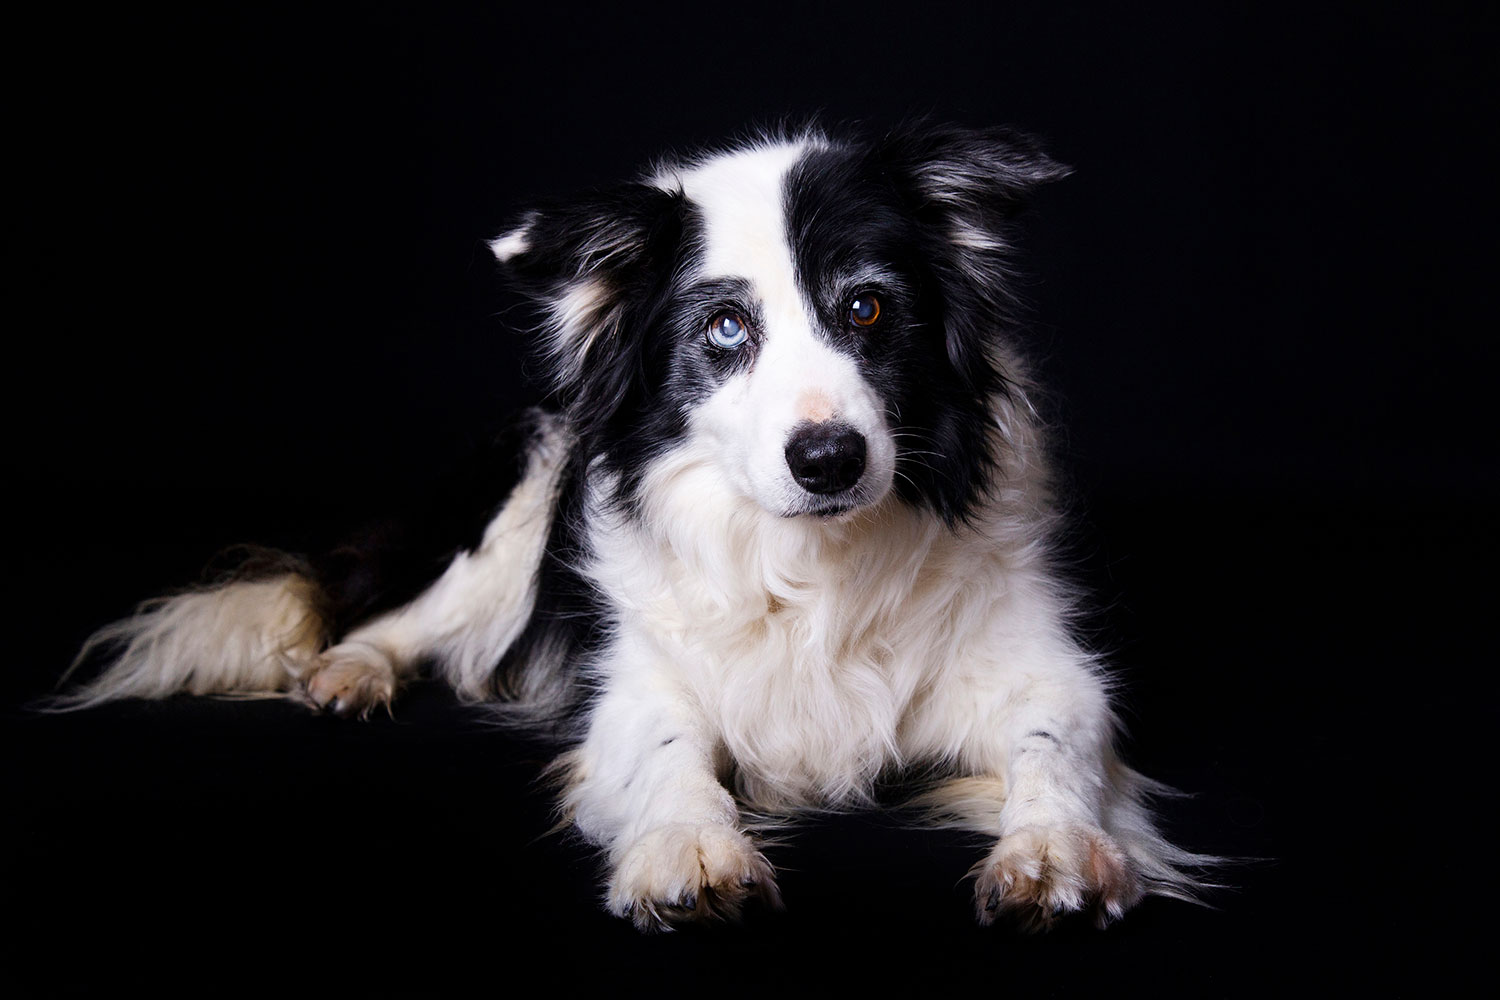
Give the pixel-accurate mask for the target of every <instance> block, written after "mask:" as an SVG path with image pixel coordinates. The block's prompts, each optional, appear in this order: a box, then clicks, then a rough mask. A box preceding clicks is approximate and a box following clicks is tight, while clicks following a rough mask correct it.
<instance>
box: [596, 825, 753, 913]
mask: <svg viewBox="0 0 1500 1000" xmlns="http://www.w3.org/2000/svg"><path fill="white" fill-rule="evenodd" d="M751 899H758V900H760V901H761V902H762V903H765V904H767V905H769V906H771V907H773V908H775V907H780V905H781V894H780V893H779V892H778V891H777V889H776V880H775V873H774V872H773V871H772V868H771V865H770V863H769V862H767V861H766V859H765V857H764V856H762V855H761V853H760V852H759V851H757V850H756V849H755V845H754V844H753V843H751V841H750V838H749V837H747V836H745V835H744V834H743V833H740V832H739V831H737V830H735V829H733V828H731V827H727V826H708V825H704V826H697V825H693V824H689V823H674V824H671V825H669V826H663V827H658V828H657V829H655V830H652V831H651V832H650V833H648V834H646V835H645V836H643V837H641V838H640V839H639V840H637V841H636V842H635V843H634V844H632V845H631V846H630V848H629V849H628V850H626V852H625V854H624V855H623V856H622V857H621V858H620V863H619V865H617V866H616V867H615V871H614V874H613V875H612V876H611V878H610V882H609V897H608V906H609V910H610V912H611V913H613V914H615V915H616V916H619V917H629V918H630V919H631V921H633V922H634V923H635V925H636V927H638V928H639V929H641V930H643V931H656V930H670V929H671V927H672V926H673V925H674V924H681V923H687V922H689V921H694V920H704V919H714V918H720V919H731V920H732V919H735V918H737V917H738V916H739V915H740V912H741V911H742V910H743V908H744V906H745V904H746V903H747V902H748V901H750V900H751Z"/></svg>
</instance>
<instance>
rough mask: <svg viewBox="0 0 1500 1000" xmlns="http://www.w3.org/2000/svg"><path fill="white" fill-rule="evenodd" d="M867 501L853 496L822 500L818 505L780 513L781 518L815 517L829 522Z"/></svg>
mask: <svg viewBox="0 0 1500 1000" xmlns="http://www.w3.org/2000/svg"><path fill="white" fill-rule="evenodd" d="M866 503H867V501H866V500H865V499H864V498H863V497H859V496H854V497H849V498H847V499H844V500H833V501H829V500H823V501H821V502H820V503H817V504H813V505H809V506H807V507H803V508H801V509H798V510H789V511H785V512H783V513H782V515H781V516H782V517H786V518H792V517H815V518H817V519H818V520H820V521H829V520H832V519H833V518H836V517H841V516H843V515H844V514H848V513H850V512H852V511H856V510H859V509H860V508H861V507H864V506H866Z"/></svg>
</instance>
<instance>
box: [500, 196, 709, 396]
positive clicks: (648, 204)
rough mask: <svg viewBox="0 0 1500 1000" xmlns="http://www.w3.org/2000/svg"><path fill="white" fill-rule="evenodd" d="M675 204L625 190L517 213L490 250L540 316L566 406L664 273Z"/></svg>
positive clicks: (615, 347) (676, 217)
mask: <svg viewBox="0 0 1500 1000" xmlns="http://www.w3.org/2000/svg"><path fill="white" fill-rule="evenodd" d="M681 202H682V196H681V194H680V192H672V191H664V190H662V189H660V188H657V187H653V186H651V185H647V184H638V183H632V184H626V185H621V186H619V187H615V188H611V189H608V190H605V191H600V192H596V193H593V194H591V195H588V196H585V197H583V198H579V199H575V200H572V201H569V202H566V203H557V204H554V205H550V206H543V207H540V208H537V209H534V210H532V211H529V212H527V213H525V214H524V215H523V216H522V217H521V219H520V220H519V221H518V222H517V223H515V224H514V225H512V226H511V227H510V228H509V229H507V230H506V231H505V232H504V233H503V234H502V235H501V236H499V237H498V238H496V239H494V240H491V241H490V244H489V246H490V250H491V252H493V253H494V255H495V258H496V259H497V260H498V261H499V262H500V264H501V265H502V267H504V268H505V270H506V271H508V272H509V273H510V275H511V276H512V277H513V278H514V279H515V281H516V283H517V284H518V286H519V287H520V289H521V290H522V291H523V292H525V293H526V294H527V295H528V296H529V297H530V298H531V299H532V300H533V301H534V302H536V303H537V304H538V306H540V307H541V310H542V325H543V330H542V344H541V347H542V348H543V350H544V351H545V352H546V354H547V356H548V367H549V370H550V373H551V375H552V377H553V381H554V383H555V388H556V389H558V390H559V392H560V393H561V394H562V396H563V401H564V403H565V404H572V403H573V402H574V397H575V396H576V394H577V391H578V389H579V386H580V383H581V381H582V379H583V375H584V373H585V371H586V370H587V369H589V368H590V367H592V366H594V365H596V364H599V365H603V364H607V363H608V361H607V358H608V356H610V355H618V354H619V353H621V352H622V351H623V350H624V348H625V345H624V339H625V338H626V336H627V335H628V331H629V325H630V324H629V317H630V313H631V311H632V307H633V305H634V304H636V303H639V302H641V301H643V300H645V299H646V298H647V297H648V293H649V291H650V287H651V285H652V283H653V282H655V281H658V280H661V276H662V274H663V271H664V269H668V268H670V262H671V260H672V259H673V258H674V257H675V254H676V252H677V247H678V244H679V243H680V240H681V230H682V210H681Z"/></svg>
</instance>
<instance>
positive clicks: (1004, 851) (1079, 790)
mask: <svg viewBox="0 0 1500 1000" xmlns="http://www.w3.org/2000/svg"><path fill="white" fill-rule="evenodd" d="M1039 687H1041V686H1039ZM1047 687H1050V685H1047V686H1045V687H1044V688H1043V689H1042V690H1033V691H1031V692H1029V693H1028V694H1027V695H1025V696H1023V699H1022V702H1021V704H1020V705H1019V706H1018V707H1017V708H1016V709H1015V710H1014V711H1013V712H1011V713H1007V716H1006V717H1005V718H1004V719H1003V720H1002V721H1000V722H999V723H998V725H997V727H996V732H995V733H994V737H993V738H994V741H995V744H996V745H997V747H999V748H1002V749H1003V753H1004V755H1005V757H1006V759H1007V763H1006V765H1005V787H1006V796H1005V802H1004V805H1003V806H1002V807H1001V809H1000V813H999V824H998V825H999V830H998V832H999V834H1000V839H999V842H998V843H996V845H995V847H994V849H993V850H992V851H991V852H990V854H989V856H988V857H987V858H986V859H985V860H984V861H983V862H981V863H980V865H979V866H978V867H977V869H976V874H977V878H976V881H975V899H976V903H977V906H978V915H979V919H980V921H981V922H982V923H989V922H990V921H991V920H993V919H994V918H995V917H996V916H997V915H999V914H1001V913H1008V914H1012V915H1014V916H1016V917H1018V918H1019V919H1020V920H1021V922H1022V923H1023V924H1025V925H1029V926H1032V927H1045V926H1048V925H1050V924H1051V923H1052V921H1053V920H1055V919H1056V918H1057V917H1059V916H1061V915H1063V914H1066V913H1068V912H1072V911H1076V910H1082V909H1093V910H1095V912H1096V913H1097V915H1098V918H1099V920H1100V922H1101V923H1102V922H1104V921H1107V920H1109V919H1113V918H1117V917H1119V916H1120V915H1122V914H1123V913H1124V912H1125V910H1127V909H1129V908H1130V907H1131V906H1133V905H1134V904H1135V903H1136V902H1137V901H1138V900H1139V899H1140V897H1141V886H1140V880H1139V877H1138V875H1137V873H1136V871H1135V866H1134V864H1133V863H1132V860H1131V858H1130V857H1129V856H1128V855H1127V853H1126V851H1125V849H1124V847H1123V846H1122V845H1121V844H1120V843H1119V842H1117V841H1116V839H1115V838H1114V837H1113V836H1112V835H1111V834H1110V832H1109V831H1108V830H1107V826H1108V825H1109V824H1108V821H1107V815H1108V812H1109V808H1108V803H1109V800H1110V799H1111V798H1113V792H1112V790H1111V787H1110V783H1111V777H1110V763H1111V761H1112V759H1113V751H1112V749H1111V747H1110V736H1111V728H1112V727H1111V725H1110V723H1109V721H1108V718H1107V715H1105V714H1104V713H1102V711H1099V710H1095V709H1092V708H1090V709H1086V710H1085V711H1084V712H1082V713H1079V712H1078V711H1077V706H1076V705H1070V704H1067V703H1057V702H1054V701H1052V700H1051V699H1049V698H1048V697H1047V695H1048V693H1054V694H1055V693H1056V692H1055V691H1052V692H1048V691H1047V690H1045V688H1047ZM1085 700H1086V701H1090V700H1092V699H1085Z"/></svg>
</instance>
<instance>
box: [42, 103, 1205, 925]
mask: <svg viewBox="0 0 1500 1000" xmlns="http://www.w3.org/2000/svg"><path fill="white" fill-rule="evenodd" d="M1067 172H1068V171H1067V170H1066V168H1064V167H1062V166H1060V165H1059V164H1057V163H1055V162H1054V161H1052V160H1051V159H1049V158H1048V157H1047V156H1046V155H1045V154H1044V153H1043V152H1042V151H1041V150H1040V149H1039V147H1038V146H1037V144H1036V143H1035V142H1033V141H1032V140H1030V139H1027V138H1026V137H1024V136H1021V135H1018V134H1015V133H1012V132H1009V131H1002V130H967V129H960V128H953V127H935V126H933V125H930V124H920V125H912V126H907V127H903V128H901V129H898V130H896V131H893V132H891V133H889V134H886V135H884V136H881V137H879V138H875V139H867V138H860V137H837V136H830V135H825V134H822V133H819V132H816V131H807V132H803V133H800V134H795V135H792V134H784V135H776V136H765V137H761V138H758V139H756V140H753V141H750V142H746V143H742V144H739V145H736V146H734V147H732V148H729V149H727V150H721V151H718V152H713V153H710V154H706V155H701V156H697V157H694V158H690V159H683V160H674V161H669V162H663V163H661V164H659V165H657V166H656V167H655V168H653V169H652V170H651V171H650V172H649V173H647V174H646V175H645V176H644V177H642V178H641V179H639V180H636V181H634V182H631V183H627V184H624V185H621V186H618V187H615V188H613V189H609V190H605V191H602V192H595V193H593V194H590V195H588V196H585V197H582V198H579V199H575V200H570V201H566V202H560V203H557V204H554V205H543V206H540V207H538V208H537V209H536V210H534V211H530V212H528V213H526V214H524V215H523V216H521V217H520V218H519V219H518V220H517V221H516V223H515V224H514V225H513V226H512V227H511V228H510V229H509V230H508V231H506V232H505V233H504V234H503V235H501V236H500V237H499V238H498V239H495V240H494V241H493V242H492V243H491V244H490V246H491V248H492V249H493V251H494V254H495V256H496V258H498V260H499V262H500V264H501V265H502V266H503V267H504V269H505V270H506V271H507V272H508V273H509V274H510V275H511V277H512V278H513V280H514V281H515V282H516V283H517V286H518V287H519V288H520V289H521V290H522V291H523V292H524V293H525V294H526V295H527V296H528V297H529V298H530V300H531V301H533V302H534V303H535V305H536V306H537V307H538V315H539V316H540V317H541V322H540V325H539V331H538V332H539V336H538V337H537V338H536V340H537V344H536V347H537V349H538V351H539V353H540V355H541V357H542V359H543V361H542V366H543V368H544V370H545V374H546V377H547V379H548V385H547V387H546V388H547V390H548V398H549V400H551V401H552V403H553V404H554V405H553V407H552V408H551V409H550V410H548V411H540V410H539V411H536V412H534V413H532V414H530V415H529V417H528V418H527V430H526V434H525V438H524V441H523V442H522V444H523V447H522V448H521V449H520V452H521V458H520V459H518V460H515V461H513V462H506V461H502V460H497V461H496V462H495V463H494V464H493V465H492V466H491V467H490V469H489V471H491V472H495V473H496V474H497V478H498V477H499V473H500V472H501V471H512V472H513V475H512V476H511V477H510V478H511V482H509V483H496V484H495V485H494V489H493V492H492V493H491V494H490V495H489V496H488V497H487V498H486V507H485V510H486V514H485V522H484V526H483V528H482V530H481V531H478V532H476V535H477V537H476V538H474V539H471V543H470V544H469V545H467V546H464V547H462V548H460V549H458V550H457V551H456V552H455V551H454V550H452V549H449V550H448V551H447V552H446V554H445V557H444V559H442V560H441V561H434V562H428V561H424V560H421V559H416V558H414V557H411V556H409V555H405V554H402V553H401V552H400V551H398V550H397V549H390V550H387V549H383V548H382V547H381V546H379V545H373V546H372V545H368V544H364V545H358V544H357V545H354V546H349V547H344V548H340V549H337V550H335V551H333V552H331V553H329V554H327V555H325V556H322V557H318V558H314V559H310V560H305V561H304V560H295V559H292V558H290V557H286V558H278V559H272V560H259V561H257V562H256V563H255V564H253V565H247V566H246V567H244V568H243V569H242V570H241V571H239V572H238V573H236V574H235V575H234V576H233V577H232V578H230V579H227V580H221V581H218V582H217V583H215V584H213V585H211V586H207V587H203V588H199V589H196V590H192V591H188V592H185V593H182V594H178V595H176V596H172V597H168V598H163V599H161V600H158V601H156V602H153V603H150V604H147V605H144V606H143V607H142V608H141V609H140V610H139V611H138V613H137V614H135V615H134V616H133V617H130V618H128V619H126V620H124V621H122V622H118V623H116V624H114V625H111V626H108V627H107V628H105V629H103V630H101V631H100V632H99V633H97V634H96V635H95V636H94V637H93V638H92V639H91V640H90V642H89V644H88V645H87V646H85V649H84V651H83V653H82V654H80V660H82V659H83V658H85V657H86V656H88V655H89V654H90V653H91V652H94V651H97V650H99V649H101V648H109V649H111V650H112V657H111V660H110V662H109V664H108V665H107V666H106V667H105V669H104V670H103V671H102V672H101V673H100V674H99V675H98V676H97V677H95V678H94V679H92V680H91V681H88V682H87V683H85V684H83V685H82V686H80V687H79V688H77V689H75V691H74V692H72V693H71V694H70V695H68V696H66V697H65V699H64V702H65V704H66V705H68V706H72V707H79V706H87V705H92V704H96V703H98V702H101V701H104V700H108V699H113V698H123V697H146V698H154V697H162V696H166V695H169V694H171V693H173V692H178V691H189V692H192V693H194V694H208V693H231V692H237V693H248V692H284V693H291V694H297V695H299V696H301V697H304V698H305V699H307V700H308V701H310V702H311V703H312V704H314V705H316V706H319V707H320V708H322V709H326V710H329V711H332V712H336V713H339V714H352V715H365V714H367V713H368V712H369V711H370V710H371V709H372V708H373V707H375V706H388V705H389V703H390V700H391V699H392V697H393V696H394V695H395V694H396V692H397V691H398V689H399V688H400V687H401V685H402V683H403V682H404V681H406V680H408V679H409V678H411V677H413V676H414V674H415V672H417V671H418V670H419V669H420V668H421V667H422V666H423V665H430V666H431V668H432V669H434V670H435V671H436V672H437V673H438V674H439V675H440V676H441V677H443V678H445V679H446V680H447V681H448V682H449V683H451V685H452V686H453V687H454V689H456V690H457V692H458V693H459V695H460V696H461V697H463V698H465V699H470V700H475V701H478V700H484V699H494V700H498V701H500V702H502V703H504V704H505V705H507V706H508V707H507V708H505V709H504V710H503V712H504V713H505V714H506V715H508V716H509V717H512V718H515V719H517V720H518V721H522V722H528V723H531V724H534V725H536V726H539V727H546V728H549V729H550V730H551V731H552V733H553V734H554V735H556V736H557V737H558V738H559V740H560V741H561V747H562V752H561V755H560V756H559V758H558V760H557V763H556V765H555V773H556V775H557V777H558V780H559V784H560V786H561V788H562V789H563V791H562V796H561V808H562V810H563V813H564V815H565V816H566V818H567V820H568V821H569V822H571V823H572V824H574V825H575V826H576V828H577V830H578V831H580V832H581V833H582V834H583V836H584V837H586V838H587V839H588V840H589V841H590V842H592V843H593V844H596V845H598V846H599V847H600V848H601V849H602V850H603V851H604V852H605V854H606V856H607V866H608V877H607V885H606V887H605V900H606V905H607V907H608V909H609V910H610V911H611V912H612V913H615V914H617V915H619V916H622V917H628V918H630V919H631V920H633V921H634V922H635V923H636V924H637V925H638V926H640V927H641V928H643V929H660V928H668V927H671V926H672V925H674V924H678V923H680V922H683V921H689V920H694V919H701V918H705V917H723V916H734V915H737V914H738V913H739V912H740V911H741V909H742V907H743V906H744V905H745V904H746V903H747V902H748V901H751V900H756V899H758V900H760V901H761V902H763V903H766V904H770V905H778V904H779V897H778V894H777V890H776V883H775V874H774V871H773V868H772V866H771V865H770V864H769V863H768V862H767V860H766V858H765V856H764V855H763V854H762V853H761V850H760V847H759V846H758V844H757V839H756V832H757V831H759V830H760V828H761V827H760V826H759V825H758V824H763V823H765V822H774V820H775V818H776V817H785V816H787V815H788V814H790V813H792V812H794V811H795V810H797V809H799V808H804V807H813V806H817V807H825V808H826V807H839V806H848V805H853V804H858V803H862V802H866V801H868V800H869V799H870V797H871V795H872V789H873V788H874V786H875V783H876V781H877V779H878V778H881V777H882V776H886V775H890V774H893V773H901V772H903V771H904V772H906V773H908V774H912V773H919V774H922V775H924V776H926V777H929V778H930V777H931V776H933V775H936V776H938V777H937V778H935V779H933V780H932V784H931V786H930V787H929V788H928V790H927V791H926V792H925V793H924V794H923V795H922V796H921V801H922V802H923V803H924V804H925V806H926V807H927V809H928V810H930V813H931V815H932V816H933V817H934V818H935V819H936V820H938V821H942V822H948V823H957V824H959V825H962V826H965V827H967V828H969V829H972V830H976V831H982V832H983V833H985V834H987V835H988V836H989V837H990V838H992V841H993V849H992V850H990V852H989V854H988V856H986V857H984V858H983V859H982V860H981V861H980V862H979V863H978V864H977V865H976V866H975V868H974V871H973V874H974V876H975V886H974V888H975V898H976V904H977V913H978V919H979V920H980V921H981V922H985V923H988V922H990V921H991V920H993V919H995V918H996V917H997V916H999V915H1002V914H1005V915H1012V916H1015V917H1016V918H1018V919H1019V920H1020V921H1021V922H1022V923H1023V924H1028V925H1032V926H1046V925H1049V924H1050V923H1052V922H1053V921H1054V920H1055V919H1056V918H1057V917H1059V916H1060V915H1063V914H1067V913H1069V912H1071V911H1079V910H1088V911H1092V912H1094V913H1095V914H1096V916H1097V918H1098V920H1099V922H1100V923H1101V924H1102V923H1104V922H1107V921H1108V920H1110V919H1112V918H1115V917H1118V916H1120V915H1121V914H1122V913H1124V911H1125V910H1126V909H1128V908H1129V907H1130V906H1131V905H1132V904H1134V903H1136V902H1137V901H1138V900H1140V899H1141V898H1142V897H1143V896H1144V895H1146V894H1159V895H1166V896H1175V897H1179V898H1192V897H1193V895H1194V892H1195V890H1196V889H1197V888H1199V887H1200V886H1201V885H1202V883H1201V882H1200V881H1199V880H1198V879H1197V877H1196V876H1195V875H1194V874H1192V872H1193V871H1194V870H1195V866H1198V865H1200V864H1202V863H1205V862H1207V861H1208V860H1209V859H1206V858H1202V857H1199V856H1197V855H1193V854H1189V853H1187V852H1185V851H1182V850H1180V849H1178V848H1176V847H1173V846H1172V845H1170V844H1169V843H1167V842H1166V841H1165V840H1164V839H1163V838H1162V836H1161V835H1160V834H1159V833H1158V832H1157V830H1156V828H1155V826H1154V824H1153V821H1152V818H1151V815H1150V813H1149V810H1148V808H1147V799H1148V797H1149V796H1150V795H1151V794H1152V793H1153V792H1155V791H1158V790H1160V788H1159V786H1157V785H1155V784H1153V783H1152V782H1150V781H1148V780H1147V779H1145V778H1143V777H1142V776H1141V775H1139V774H1137V773H1136V772H1134V771H1132V770H1130V769H1129V768H1128V767H1126V766H1125V765H1124V764H1123V763H1121V761H1120V760H1119V758H1118V757H1117V756H1116V753H1115V750H1114V749H1113V742H1114V739H1115V736H1116V730H1117V722H1116V718H1115V715H1114V714H1113V713H1112V711H1111V707H1110V685H1109V682H1108V680H1107V678H1106V677H1105V675H1104V674H1103V672H1102V671H1101V666H1100V664H1099V662H1098V661H1097V659H1096V657H1095V656H1094V655H1092V654H1091V653H1090V651H1089V650H1087V649H1085V648H1084V647H1083V646H1082V645H1081V644H1080V642H1079V640H1078V639H1077V637H1076V636H1075V635H1074V633H1073V630H1072V629H1071V628H1070V614H1071V611H1072V608H1073V606H1074V603H1073V599H1072V598H1071V596H1070V593H1069V590H1068V588H1067V587H1066V586H1065V585H1064V584H1063V583H1062V582H1061V580H1060V577H1059V574H1058V571H1057V568H1056V565H1055V560H1054V557H1053V550H1054V547H1053V545H1052V542H1051V539H1052V537H1053V535H1054V532H1055V528H1056V522H1057V518H1056V515H1055V506H1054V501H1053V497H1052V494H1051V485H1050V480H1049V476H1048V469H1047V460H1046V455H1045V449H1044V442H1043V428H1042V427H1041V422H1040V420H1039V418H1038V416H1037V413H1036V410H1035V409H1034V408H1033V406H1032V404H1031V402H1029V401H1028V395H1029V394H1031V393H1032V390H1031V389H1030V384H1031V383H1030V375H1029V372H1028V369H1027V366H1026V364H1025V363H1024V362H1023V360H1022V359H1021V358H1020V357H1019V356H1018V354H1017V352H1016V348H1015V345H1014V343H1013V342H1012V338H1013V335H1014V329H1015V325H1016V321H1015V314H1016V304H1015V299H1014V297H1013V292H1012V286H1013V283H1014V281H1013V274H1012V266H1013V252H1012V251H1013V235H1014V234H1013V221H1014V217H1015V215H1016V213H1017V212H1018V210H1019V209H1020V208H1021V206H1022V205H1023V204H1024V203H1025V201H1026V199H1027V196H1028V194H1029V193H1030V192H1031V191H1032V190H1033V189H1034V188H1035V187H1036V186H1038V185H1040V184H1042V183H1044V182H1047V181H1051V180H1054V179H1057V178H1060V177H1063V176H1064V175H1065V174H1066V173H1067ZM429 567H430V572H429V571H428V568H429ZM414 568H415V570H416V572H415V575H414V574H413V572H412V571H413V569H414ZM75 666H76V664H75Z"/></svg>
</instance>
